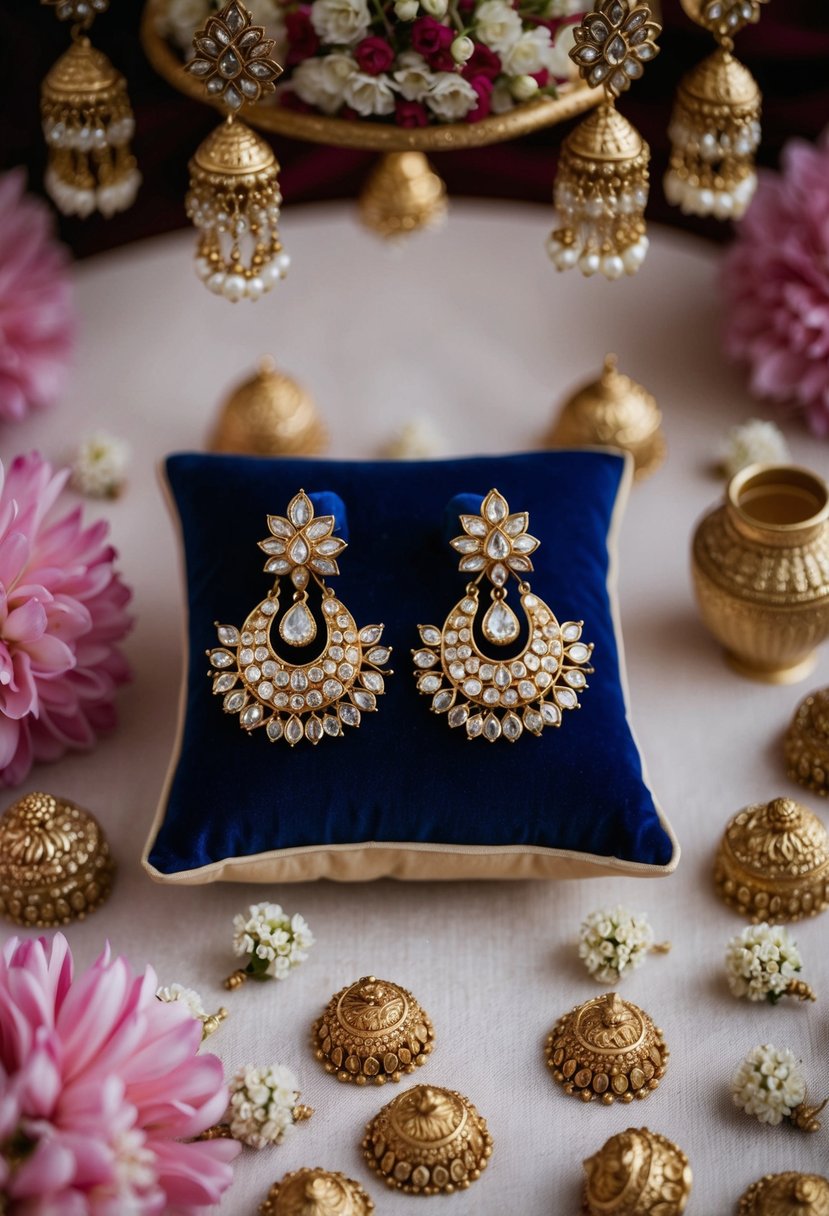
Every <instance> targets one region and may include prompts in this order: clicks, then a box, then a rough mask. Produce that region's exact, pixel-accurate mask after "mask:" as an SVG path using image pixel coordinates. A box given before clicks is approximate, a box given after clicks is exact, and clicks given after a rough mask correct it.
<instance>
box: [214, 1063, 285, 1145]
mask: <svg viewBox="0 0 829 1216" xmlns="http://www.w3.org/2000/svg"><path fill="white" fill-rule="evenodd" d="M229 1088H230V1109H229V1111H228V1115H229V1121H230V1131H231V1134H232V1136H233V1139H234V1140H241V1142H242V1143H243V1144H247V1145H249V1146H250V1147H251V1148H266V1147H267V1146H268V1145H269V1144H281V1143H282V1141H283V1140H284V1139H285V1138H286V1137H287V1136H289V1135H291V1133H292V1132H293V1131H294V1127H295V1118H294V1109H295V1107H296V1105H297V1103H298V1102H299V1085H298V1084H297V1079H296V1077H295V1076H294V1074H293V1073H292V1072H291V1070H290V1068H285V1067H283V1066H282V1065H280V1064H273V1065H271V1067H270V1068H254V1066H253V1065H252V1064H249V1065H247V1066H246V1067H245V1068H240V1069H239V1071H238V1072H237V1073H236V1075H235V1076H234V1078H233V1080H232V1081H231V1082H230V1087H229Z"/></svg>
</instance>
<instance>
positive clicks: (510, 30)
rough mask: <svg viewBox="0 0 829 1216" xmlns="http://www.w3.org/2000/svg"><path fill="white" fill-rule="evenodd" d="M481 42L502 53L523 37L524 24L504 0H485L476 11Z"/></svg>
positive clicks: (477, 29) (476, 22)
mask: <svg viewBox="0 0 829 1216" xmlns="http://www.w3.org/2000/svg"><path fill="white" fill-rule="evenodd" d="M475 29H476V33H477V35H478V40H479V42H483V43H484V45H485V46H488V47H489V48H490V50H492V51H497V52H498V53H499V54H501V53H502V52H504V51H508V50H509V49H510V47H511V46H512V44H513V43H514V42H517V41H518V39H519V38H520V37H521V32H522V29H523V26H522V24H521V18H520V17H519V16H518V13H516V11H515V9H514V8H510V7H509V5H508V4H505V3H504V0H484V3H483V4H481V5H479V7H478V9H477V11H476V13H475Z"/></svg>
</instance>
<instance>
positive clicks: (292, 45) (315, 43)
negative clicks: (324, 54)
mask: <svg viewBox="0 0 829 1216" xmlns="http://www.w3.org/2000/svg"><path fill="white" fill-rule="evenodd" d="M285 32H286V34H287V36H288V55H287V62H288V63H289V64H295V63H302V61H303V59H310V57H311V56H312V55H316V53H317V51H318V50H319V46H320V40H319V37H318V36H317V31H316V30H315V29H314V27H313V25H312V24H311V15H310V9H308V8H296V9H294V10H293V12H290V13H286V14H285Z"/></svg>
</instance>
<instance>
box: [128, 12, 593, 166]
mask: <svg viewBox="0 0 829 1216" xmlns="http://www.w3.org/2000/svg"><path fill="white" fill-rule="evenodd" d="M166 2H167V0H146V4H145V5H144V10H143V12H142V15H141V43H142V45H143V47H144V51H145V53H146V56H147V58H148V59H149V61H150V63H151V65H152V66H153V68H154V69H155V70H156V72H158V74H159V75H160V76H162V77H163V78H164V79H165V80H166V81H167V83H168V84H170V85H172V86H173V88H175V89H177V90H178V91H179V92H180V93H184V94H185V96H187V97H190V98H192V100H194V101H201V102H204V103H205V104H207V105H212V106H213V107H214V108H215V109H217V110H219V111H220V112H222V113H224V111H223V109H222V107H221V105H220V104H217V103H216V102H213V101H211V100H210V99H209V98H208V97H207V96H206V95H205V92H204V90H203V89H202V87H201V85H200V84H199V82H198V81H197V80H194V79H193V77H192V76H189V75H188V74H187V72H185V71H183V70H182V64H181V60H180V59H179V58H178V57H177V55H176V54H175V52H174V51H173V49H172V48H171V47H170V46H169V44H168V43H167V42H166V41H165V40H164V38H162V36H161V35H160V34H159V32H158V28H157V21H158V17H159V15H160V14H161V13H162V12H163V11H164V7H165V3H166ZM602 96H603V94H602V90H601V89H600V88H599V89H591V88H589V87H588V85H586V84H584V83H583V82H582V81H580V80H579V81H576V82H574V83H573V84H569V85H564V86H563V87H562V91H561V95H560V96H559V97H543V98H539V99H538V100H535V101H527V102H524V103H523V104H522V105H519V106H516V107H515V109H514V110H510V111H509V112H508V113H506V114H492V115H490V116H489V117H488V118H482V119H481V121H480V122H474V123H444V124H441V125H440V126H434V127H414V128H405V127H396V126H387V125H386V124H385V123H374V122H371V121H370V120H368V119H366V120H365V121H363V122H359V121H354V120H352V119H345V118H329V117H327V116H326V115H324V114H299V113H297V112H296V111H295V110H286V109H284V108H283V107H281V106H276V105H262V104H261V103H259V104H257V105H249V106H245V107H244V109H243V111H242V114H241V117H242V120H243V121H244V122H247V123H249V124H250V126H253V127H258V128H259V129H260V130H262V131H270V132H273V133H274V134H276V135H287V136H288V137H289V138H290V139H302V140H307V141H309V142H310V143H317V144H331V145H333V146H334V147H338V148H359V149H363V150H366V151H377V152H453V151H457V150H459V149H463V148H483V147H487V146H488V145H489V144H496V143H502V142H504V141H505V140H509V139H517V138H519V137H520V136H522V135H529V134H531V133H532V132H533V131H539V130H542V129H543V128H545V127H551V126H553V125H554V124H555V123H559V122H565V121H566V120H567V119H569V118H574V117H576V116H577V115H579V114H583V113H584V112H585V111H586V110H589V109H591V108H592V107H593V106H596V105H598V104H599V102H600V101H601V100H602Z"/></svg>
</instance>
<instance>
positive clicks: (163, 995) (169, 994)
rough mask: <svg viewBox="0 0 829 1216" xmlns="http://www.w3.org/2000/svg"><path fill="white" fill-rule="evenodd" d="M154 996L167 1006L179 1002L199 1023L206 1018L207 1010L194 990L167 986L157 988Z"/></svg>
mask: <svg viewBox="0 0 829 1216" xmlns="http://www.w3.org/2000/svg"><path fill="white" fill-rule="evenodd" d="M155 995H156V996H157V997H158V999H159V1000H160V1001H166V1002H167V1003H168V1004H169V1003H171V1002H172V1001H180V1002H181V1003H182V1005H186V1006H187V1008H188V1009H189V1010H190V1012H191V1013H192V1015H193V1017H194V1018H198V1019H199V1021H200V1022H202V1021H204V1019H205V1018H206V1017H207V1010H206V1009H205V1007H204V1004H203V1003H202V999H201V997H200V996H199V994H198V992H196V990H195V989H194V988H185V987H184V985H183V984H168V985H167V987H165V988H159V989H158V991H157V992H156V994H155Z"/></svg>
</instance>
